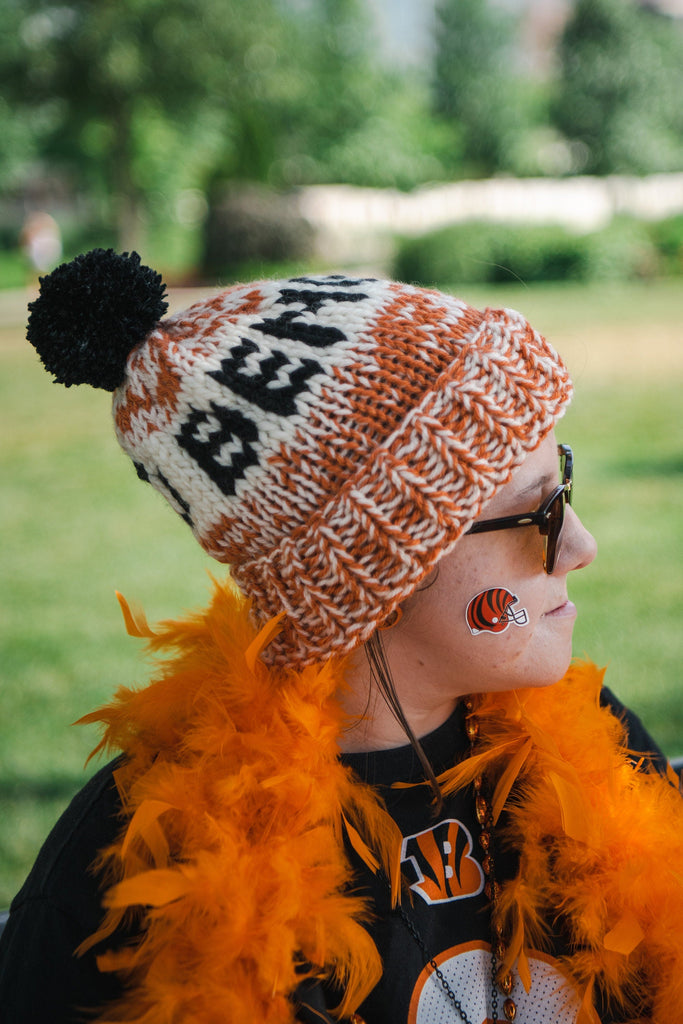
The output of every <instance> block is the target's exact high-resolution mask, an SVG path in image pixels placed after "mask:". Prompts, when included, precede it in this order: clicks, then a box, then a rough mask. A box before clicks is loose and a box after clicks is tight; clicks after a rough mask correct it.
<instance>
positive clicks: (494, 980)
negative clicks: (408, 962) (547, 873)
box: [395, 699, 517, 1024]
mask: <svg viewBox="0 0 683 1024" xmlns="http://www.w3.org/2000/svg"><path fill="white" fill-rule="evenodd" d="M465 712H466V715H465V730H466V732H467V738H468V739H469V741H470V754H472V753H473V752H474V745H475V743H476V741H477V740H478V738H479V722H478V721H477V718H476V715H475V714H474V703H473V702H472V700H470V699H467V700H466V701H465ZM474 804H475V813H476V817H477V822H478V823H479V826H480V828H481V832H480V834H479V845H480V846H481V848H482V850H483V853H484V857H483V860H482V868H483V870H484V874H485V875H486V883H485V886H484V891H485V893H486V895H487V897H488V898H489V900H490V901H491V931H492V934H491V1010H492V1013H493V1024H512V1022H513V1021H514V1020H515V1018H516V1017H517V1006H516V1004H515V1001H514V999H512V997H511V992H512V988H513V986H514V977H513V974H512V971H508V972H507V974H504V975H503V976H502V977H500V978H499V977H498V974H499V967H498V965H499V962H500V961H501V960H502V959H503V958H504V956H505V952H506V946H505V942H504V941H503V935H502V928H501V926H500V924H499V922H498V921H497V919H496V918H497V915H496V904H497V901H498V897H499V895H500V886H499V884H498V882H497V881H496V872H495V856H494V843H493V812H492V810H491V805H490V803H489V801H488V800H487V799H486V796H485V795H484V784H483V779H482V777H481V776H477V778H476V779H475V780H474ZM395 913H397V914H398V916H399V917H400V918H401V920H402V921H403V924H404V925H405V927H406V928H407V930H408V932H409V933H410V935H411V936H412V938H413V940H414V942H415V943H416V945H417V946H418V947H419V948H420V951H421V953H422V956H423V959H424V963H425V966H426V967H430V968H431V969H432V971H433V973H434V975H435V977H436V978H437V980H438V982H439V984H440V985H441V988H442V989H443V991H444V993H445V995H446V997H447V998H448V999H449V1000H450V1002H451V1005H452V1007H453V1009H454V1010H455V1012H456V1013H457V1015H458V1017H459V1018H460V1020H461V1021H462V1022H463V1024H472V1022H471V1021H470V1019H469V1017H468V1016H467V1013H466V1012H465V1010H464V1009H463V1006H462V1003H461V1002H460V1000H459V999H458V997H457V996H456V994H455V992H454V991H453V989H452V988H451V986H450V984H449V982H448V979H447V978H446V976H445V975H444V973H443V971H442V970H441V968H440V967H439V965H438V964H437V962H436V960H435V958H434V957H433V956H432V955H431V954H430V952H429V950H428V949H427V946H426V943H425V941H424V939H423V938H422V936H421V935H420V933H419V931H418V930H417V928H416V926H415V923H414V922H413V921H411V919H410V918H409V917H408V915H407V914H406V912H405V910H404V909H403V907H402V906H401V905H400V904H399V906H398V907H397V908H396V910H395ZM499 992H500V993H501V994H502V995H503V996H505V1001H504V1003H503V1013H504V1014H505V1018H504V1019H503V1020H501V1019H500V1018H499V1017H498V995H499Z"/></svg>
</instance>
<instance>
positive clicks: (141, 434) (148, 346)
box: [28, 250, 571, 664]
mask: <svg viewBox="0 0 683 1024" xmlns="http://www.w3.org/2000/svg"><path fill="white" fill-rule="evenodd" d="M163 297H164V286H163V284H162V283H161V279H160V278H159V276H158V275H156V274H155V273H154V272H153V271H151V270H149V268H146V267H142V266H141V265H140V261H139V257H137V255H136V254H132V255H131V256H128V254H124V255H123V256H119V255H117V254H115V253H114V252H112V251H111V250H108V251H107V252H103V251H102V250H96V251H95V252H93V253H89V254H87V255H86V256H82V257H78V258H77V260H75V261H74V262H73V263H71V264H66V265H64V266H62V267H59V268H57V270H55V271H54V272H53V273H52V274H51V275H49V276H48V277H47V278H44V279H43V280H42V282H41V295H40V297H39V298H38V299H37V300H36V301H35V302H34V303H32V304H31V307H30V309H31V317H30V320H29V329H28V337H29V340H30V341H31V342H32V343H33V344H34V345H35V347H36V348H37V349H38V351H39V353H40V355H41V358H42V359H43V362H44V364H45V366H46V368H47V369H48V370H49V371H51V372H53V373H54V374H55V375H56V379H58V380H60V381H61V382H62V383H65V384H67V385H69V384H72V383H83V382H87V383H90V384H93V385H94V386H98V387H105V388H107V389H108V390H112V391H113V411H114V421H115V427H116V433H117V436H118V439H119V442H120V444H121V446H122V447H123V449H124V450H125V451H126V452H127V453H128V455H130V457H131V459H132V460H133V462H134V463H135V466H136V468H137V470H138V473H139V475H140V476H141V477H142V478H143V479H145V480H148V481H149V482H150V483H151V484H152V485H153V486H154V487H155V488H156V489H157V490H159V491H160V492H161V493H162V494H163V495H164V497H165V498H167V500H168V501H169V502H170V504H171V505H172V506H173V508H174V509H175V510H176V511H177V512H178V513H179V514H180V515H181V516H182V517H183V518H184V519H185V520H186V521H187V522H188V523H189V525H190V527H191V528H192V530H193V532H194V534H195V536H196V537H197V539H198V540H199V542H200V544H201V545H202V547H204V548H205V549H206V551H207V552H208V553H209V554H210V555H211V556H213V557H214V558H216V559H218V561H220V562H227V563H229V565H230V569H231V572H232V574H233V576H234V578H235V580H236V581H237V583H238V585H239V586H240V587H241V588H242V589H243V590H244V591H245V592H246V593H247V594H249V595H250V596H251V598H252V599H253V605H254V610H255V613H256V615H257V616H258V617H259V619H261V620H266V619H268V618H270V617H271V616H273V615H276V614H277V613H278V612H280V611H282V610H284V611H285V612H286V613H287V614H286V616H285V619H284V621H283V631H282V633H281V634H280V636H279V637H278V638H277V639H276V641H275V642H274V643H273V644H271V646H270V648H269V655H270V658H271V660H273V661H275V662H282V663H287V662H289V663H296V664H305V663H307V662H312V661H317V660H321V659H324V658H326V657H328V656H329V655H331V654H334V653H339V654H341V653H344V652H347V651H349V650H351V649H352V648H353V647H355V646H356V645H357V644H359V643H361V642H362V641H364V640H366V639H367V638H368V637H369V636H370V634H371V633H372V632H373V631H374V630H375V628H376V627H377V625H378V624H379V623H380V622H381V621H382V620H383V619H384V618H385V617H386V616H387V615H388V614H389V612H391V611H392V609H393V608H395V607H396V606H397V605H398V604H399V603H400V602H401V601H403V600H404V599H405V598H406V597H407V596H408V595H409V594H411V593H412V592H413V591H414V590H415V588H416V587H417V585H418V584H419V582H420V581H421V580H422V579H423V578H424V577H425V575H426V574H427V573H429V571H430V570H431V569H432V568H433V567H434V565H435V564H436V563H437V562H438V561H439V560H440V559H441V558H442V557H443V556H444V555H445V554H447V553H448V552H449V551H450V550H451V549H452V548H453V546H454V544H455V543H456V541H457V540H458V538H459V537H460V536H461V535H462V534H463V532H464V531H465V530H466V529H467V528H468V526H469V525H470V524H471V523H472V521H473V520H474V518H475V517H476V516H477V514H478V513H479V511H480V509H481V508H482V506H483V505H484V504H485V503H486V502H487V501H488V500H489V499H490V498H491V497H492V495H493V494H494V493H495V492H496V490H497V489H498V488H499V487H501V486H502V485H503V484H504V483H506V482H507V481H508V480H509V479H510V476H511V474H512V471H513V470H514V469H515V467H516V466H518V465H519V464H520V463H521V462H522V461H523V459H524V458H525V456H526V454H527V453H528V452H531V451H532V450H533V449H535V448H536V447H537V445H538V444H539V443H540V441H541V440H542V439H543V437H544V436H545V435H546V434H547V433H548V432H549V431H550V430H551V428H552V427H553V425H554V424H555V422H556V420H557V419H558V418H559V417H560V416H561V415H562V413H563V412H564V410H565V408H566V406H567V404H568V402H569V399H570V397H571V383H570V380H569V376H568V373H567V371H566V369H565V367H564V366H563V364H562V362H561V361H560V359H559V357H558V355H557V354H556V353H555V351H554V350H553V349H552V348H551V347H550V345H548V343H547V342H546V341H545V340H544V339H543V338H542V337H541V336H540V335H539V334H537V333H536V332H535V331H534V330H532V328H531V327H530V326H529V324H528V323H527V322H526V320H525V319H524V318H523V317H522V316H521V315H520V314H519V313H515V312H513V311H511V310H492V309H487V310H485V311H483V312H480V311H478V310H475V309H472V308H471V307H470V306H468V305H466V304H465V303H464V302H461V301H459V300H458V299H455V298H452V297H450V296H448V295H444V294H441V293H440V292H437V291H428V290H424V289H421V288H414V287H410V286H408V285H404V284H398V283H395V282H391V281H381V280H375V279H372V278H365V277H351V276H349V277H344V276H340V275H328V276H311V277H298V278H291V279H289V280H284V281H260V282H258V283H253V284H246V285H235V286H234V287H231V288H228V289H227V290H225V291H223V292H222V293H220V294H218V295H216V296H214V297H212V298H210V299H207V300H206V301H203V302H199V303H197V304H196V305H194V306H192V307H190V308H189V309H188V310H186V311H185V312H182V313H178V314H175V315H174V316H170V317H168V318H166V319H162V317H163V314H164V312H165V310H166V304H165V303H164V302H163Z"/></svg>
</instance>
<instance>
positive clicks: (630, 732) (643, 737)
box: [600, 686, 667, 773]
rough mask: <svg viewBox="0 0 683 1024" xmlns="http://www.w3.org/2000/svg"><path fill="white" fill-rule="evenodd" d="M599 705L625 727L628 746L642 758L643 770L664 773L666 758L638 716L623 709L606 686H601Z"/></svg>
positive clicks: (625, 708) (627, 709)
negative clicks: (652, 769)
mask: <svg viewBox="0 0 683 1024" xmlns="http://www.w3.org/2000/svg"><path fill="white" fill-rule="evenodd" d="M600 703H601V705H602V706H603V707H607V708H609V709H610V710H611V711H612V713H613V714H614V715H616V717H617V718H619V719H620V720H621V721H622V722H624V724H625V725H626V732H627V736H628V739H627V742H628V745H629V747H630V749H631V750H632V751H633V752H634V753H635V754H636V755H638V757H639V759H640V757H641V756H642V757H643V758H644V760H643V769H644V770H648V769H650V768H654V769H655V770H656V771H659V772H662V773H666V764H667V760H666V756H665V754H663V753H662V751H661V749H660V747H659V745H658V744H657V743H655V741H654V740H653V738H652V736H651V735H650V733H649V732H648V731H647V729H646V728H645V726H644V725H643V723H642V722H641V720H640V719H639V718H638V715H636V714H635V713H634V712H633V711H631V710H630V709H629V708H627V707H625V706H624V705H623V704H622V703H621V701H620V700H619V699H618V698H617V697H615V696H614V694H613V693H612V691H611V690H610V689H608V687H606V686H603V688H602V691H601V693H600Z"/></svg>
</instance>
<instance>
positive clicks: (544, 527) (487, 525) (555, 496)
mask: <svg viewBox="0 0 683 1024" xmlns="http://www.w3.org/2000/svg"><path fill="white" fill-rule="evenodd" d="M557 453H558V455H559V456H560V475H561V479H562V483H561V484H559V485H558V486H557V487H556V488H555V489H554V490H553V491H552V492H551V494H549V495H548V497H547V498H546V499H545V500H544V501H543V503H542V504H541V505H540V506H539V508H538V511H536V512H524V513H523V514H522V515H517V516H500V517H499V518H498V519H482V520H481V522H479V523H474V524H473V525H472V526H470V528H469V530H467V531H466V533H490V532H491V531H492V530H513V529H514V528H515V527H516V526H537V527H538V529H539V531H540V533H541V536H542V537H543V541H544V544H543V567H544V569H545V571H546V572H547V573H548V575H550V574H551V573H552V571H553V569H554V568H555V562H556V560H557V556H558V554H559V553H560V546H561V544H562V526H563V524H564V508H565V505H566V504H567V503H569V504H570V505H571V503H572V478H573V473H574V456H573V454H572V450H571V448H570V447H569V445H568V444H558V446H557Z"/></svg>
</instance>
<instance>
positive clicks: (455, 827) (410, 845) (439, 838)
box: [401, 818, 484, 904]
mask: <svg viewBox="0 0 683 1024" xmlns="http://www.w3.org/2000/svg"><path fill="white" fill-rule="evenodd" d="M472 850H473V845H472V836H471V834H470V832H469V830H468V829H467V828H466V827H465V826H464V825H463V823H462V822H461V821H458V820H457V819H456V818H447V819H446V820H445V821H440V822H439V823H438V824H437V825H434V826H433V828H429V829H425V830H424V832H417V833H416V834H415V835H412V836H406V837H405V839H404V840H403V846H402V847H401V870H402V872H403V875H404V877H405V878H406V879H407V880H408V883H409V885H410V888H411V889H412V890H413V892H415V893H417V894H418V895H419V896H421V897H422V899H423V900H424V901H425V903H429V904H433V903H448V902H450V901H451V900H462V899H466V898H467V897H470V896H477V895H478V894H479V893H480V892H481V891H482V889H483V888H484V872H483V871H482V869H481V866H480V865H479V862H478V861H477V860H475V859H474V857H473V856H472Z"/></svg>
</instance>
